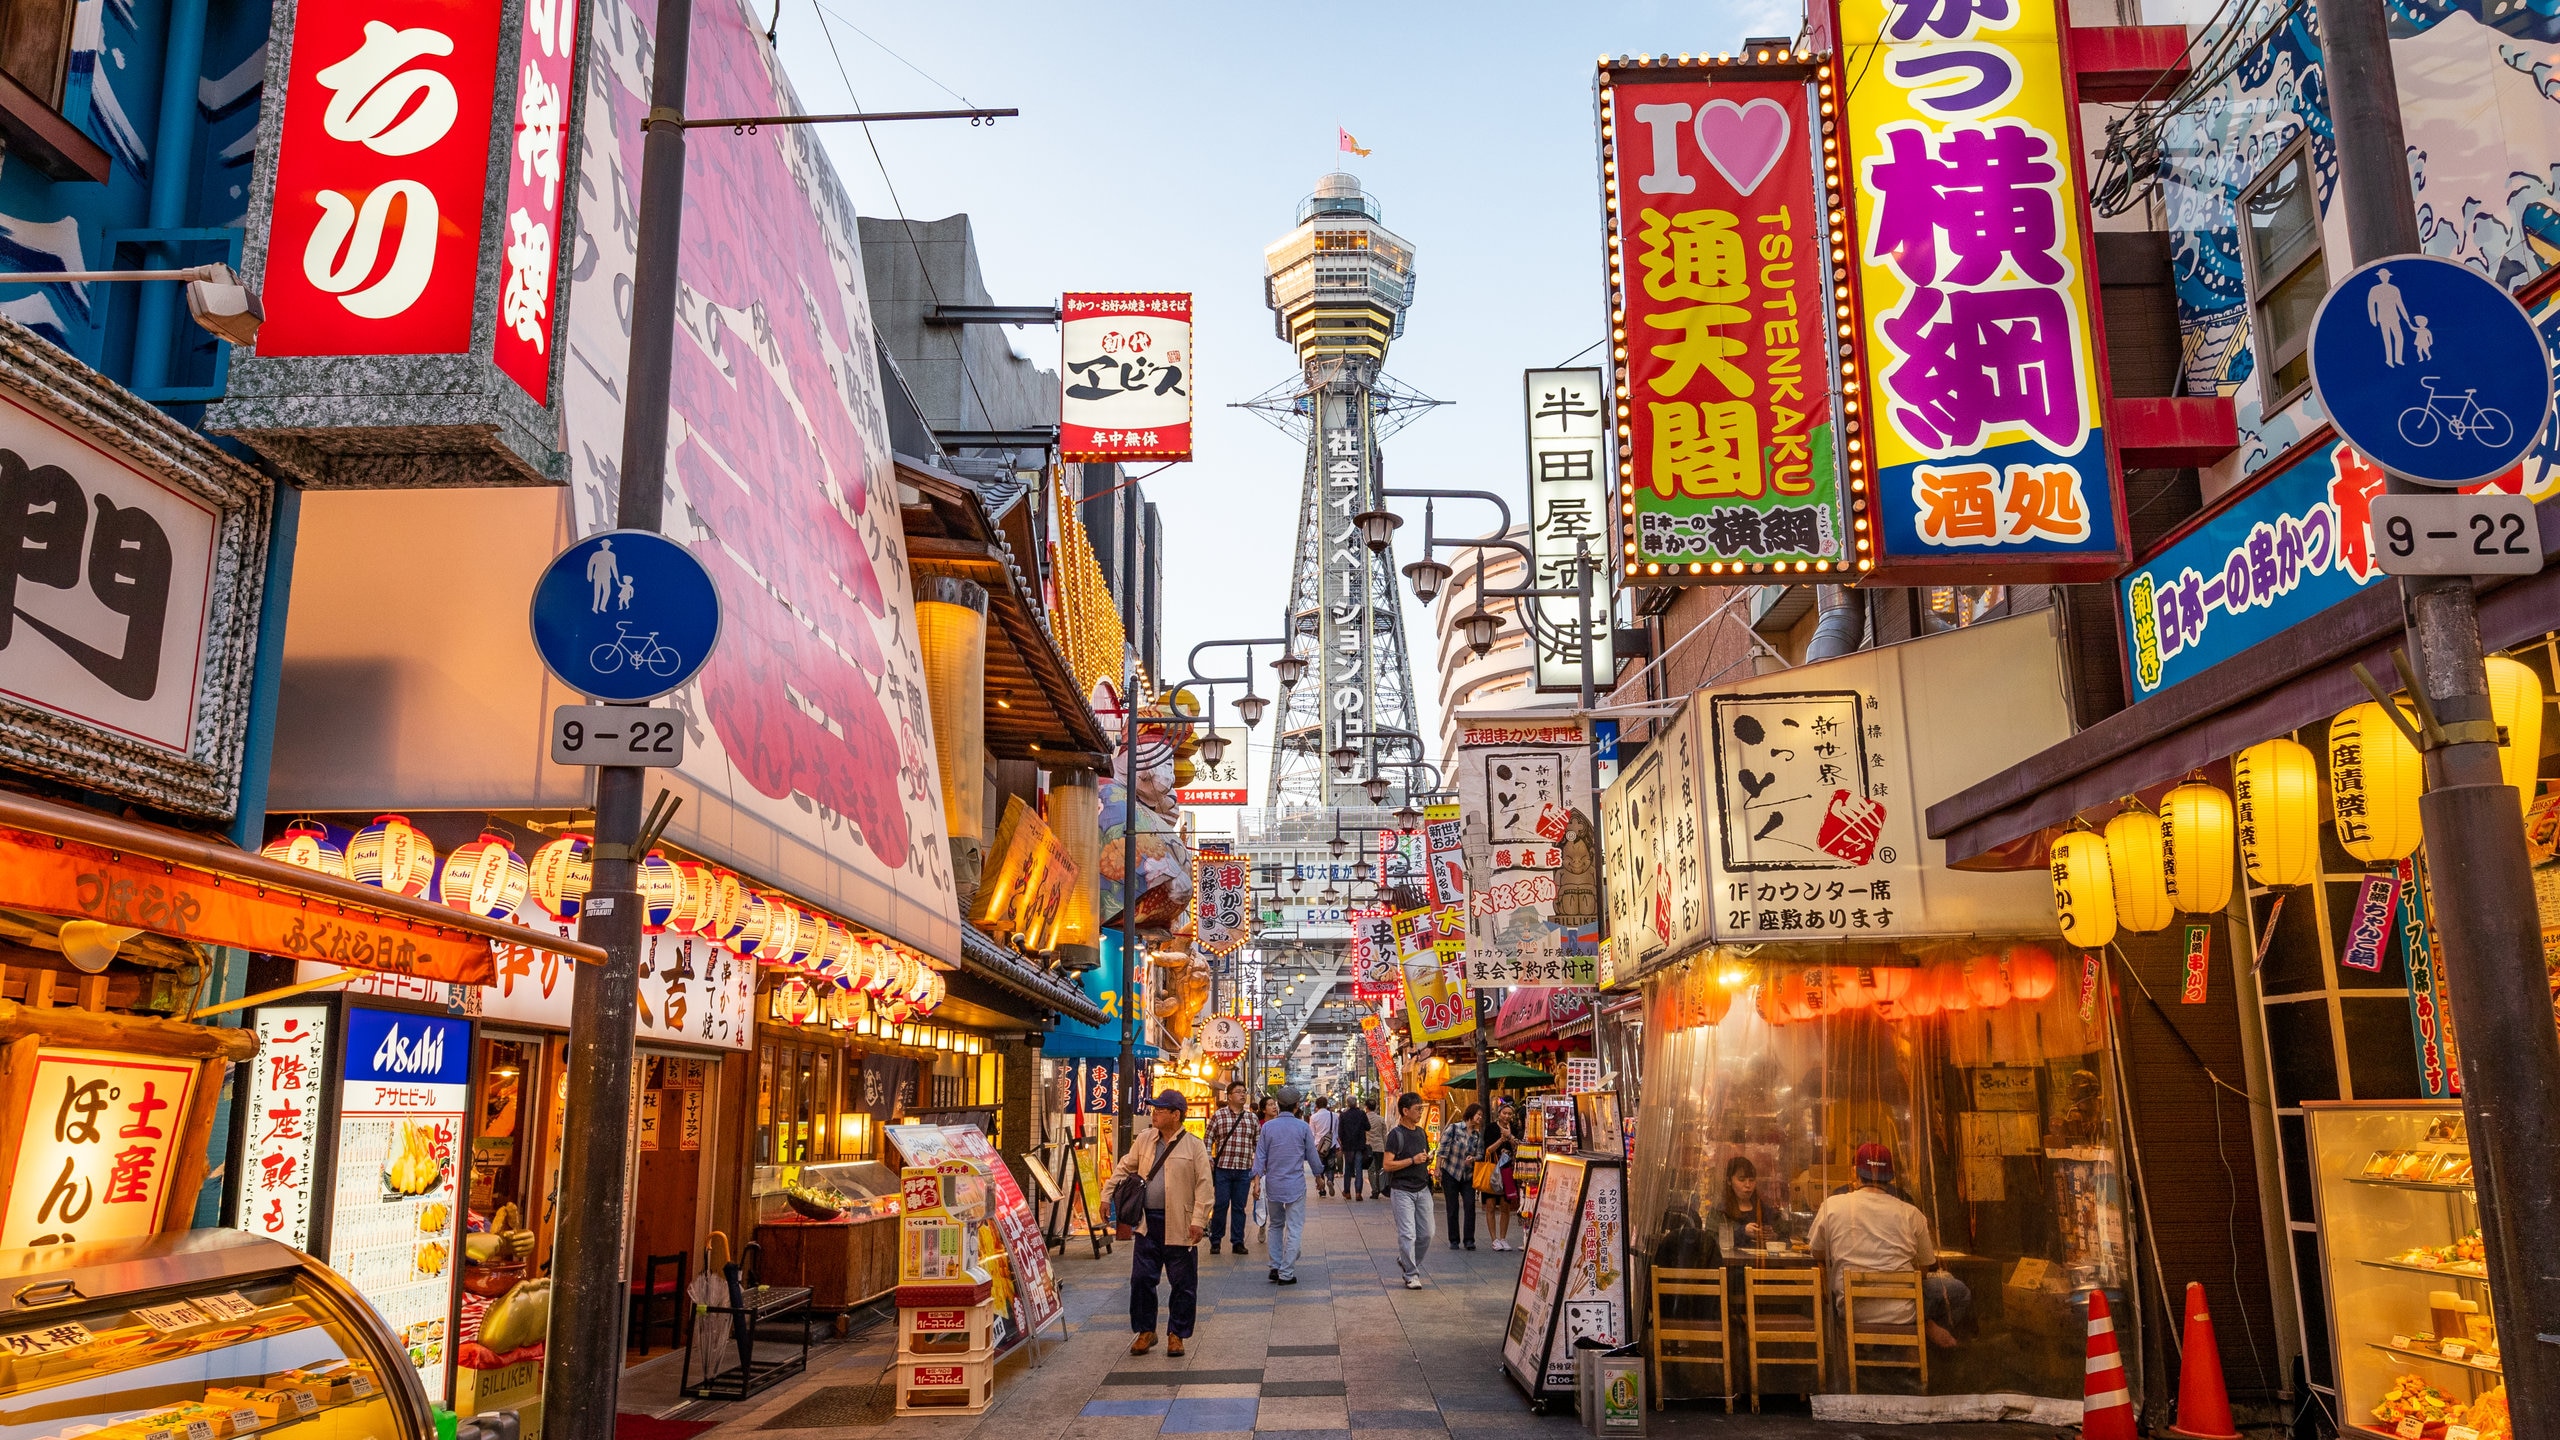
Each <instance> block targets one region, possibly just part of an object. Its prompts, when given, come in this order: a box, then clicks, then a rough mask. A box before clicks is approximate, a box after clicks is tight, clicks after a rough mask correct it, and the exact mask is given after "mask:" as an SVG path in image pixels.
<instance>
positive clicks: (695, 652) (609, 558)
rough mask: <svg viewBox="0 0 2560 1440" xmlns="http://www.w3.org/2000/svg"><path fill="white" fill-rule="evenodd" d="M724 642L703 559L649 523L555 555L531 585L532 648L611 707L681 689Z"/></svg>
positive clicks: (595, 537) (717, 603) (571, 683)
mask: <svg viewBox="0 0 2560 1440" xmlns="http://www.w3.org/2000/svg"><path fill="white" fill-rule="evenodd" d="M719 639H720V592H719V591H718V590H717V589H715V588H713V586H712V583H711V572H710V571H708V570H705V569H703V568H702V562H701V561H699V560H697V559H695V558H694V557H693V552H692V551H690V550H687V549H685V548H684V547H683V546H682V545H679V544H677V543H676V542H674V541H673V540H670V539H668V538H667V537H665V536H663V535H660V534H657V533H656V532H654V531H649V530H607V531H605V532H604V533H602V534H600V535H590V536H588V537H587V538H586V539H584V540H581V541H579V542H578V543H576V544H575V545H572V546H570V547H569V548H568V549H566V550H563V551H561V552H560V553H559V554H558V555H556V556H554V557H552V560H551V564H550V565H549V566H548V567H546V568H545V569H544V570H543V572H542V578H541V579H540V580H538V581H536V582H534V587H533V646H534V648H535V649H536V650H539V651H541V652H542V663H543V664H545V665H547V666H549V667H550V668H551V673H552V674H554V675H557V676H559V677H560V679H561V681H562V683H564V684H566V685H568V686H569V688H571V689H573V690H576V691H578V692H579V693H580V694H583V695H586V696H588V697H590V698H592V699H596V700H601V701H604V702H606V703H608V704H631V703H633V702H636V701H641V700H655V699H656V698H658V697H659V696H661V695H664V694H667V693H669V692H670V691H673V690H677V689H679V688H681V687H682V686H683V685H684V683H685V682H686V681H688V680H691V679H692V678H693V677H694V674H695V672H697V671H699V670H700V669H701V668H702V664H703V662H704V661H706V660H708V659H710V658H711V647H712V646H713V645H715V644H717V643H718V642H719Z"/></svg>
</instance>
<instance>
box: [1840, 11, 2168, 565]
mask: <svg viewBox="0 0 2560 1440" xmlns="http://www.w3.org/2000/svg"><path fill="white" fill-rule="evenodd" d="M2059 6H2060V0H1833V11H1832V16H1831V18H1832V25H1833V33H1834V34H1835V36H1836V37H1837V40H1838V47H1839V56H1840V59H1839V68H1838V76H1835V77H1834V78H1833V79H1830V80H1826V81H1824V82H1823V85H1822V92H1823V99H1824V101H1825V102H1826V103H1831V102H1832V101H1833V95H1832V93H1831V92H1832V90H1833V89H1834V87H1835V85H1836V86H1837V88H1838V90H1839V92H1840V93H1839V96H1838V99H1837V104H1838V107H1839V112H1840V115H1839V118H1840V120H1841V122H1842V123H1840V124H1839V125H1838V126H1836V127H1835V128H1834V130H1833V131H1832V132H1831V134H1830V135H1828V136H1826V139H1825V144H1826V147H1828V146H1831V145H1835V144H1836V145H1837V146H1838V147H1839V148H1838V150H1837V151H1836V152H1834V151H1833V150H1831V149H1828V148H1826V150H1825V156H1826V159H1828V158H1829V157H1831V156H1832V155H1833V154H1834V153H1836V154H1837V155H1838V158H1839V161H1840V165H1841V171H1842V173H1843V175H1844V176H1845V177H1846V184H1845V189H1846V191H1847V194H1848V199H1849V204H1848V210H1849V215H1848V222H1849V223H1848V234H1849V236H1850V237H1851V238H1852V240H1853V242H1854V245H1855V248H1856V257H1855V260H1854V262H1853V263H1852V264H1851V266H1850V267H1849V279H1850V288H1851V291H1852V292H1853V295H1854V312H1855V313H1854V315H1853V316H1852V317H1849V319H1850V323H1849V329H1850V330H1851V332H1852V334H1853V337H1854V339H1855V342H1856V345H1855V351H1854V354H1853V357H1852V360H1851V363H1850V364H1848V365H1844V367H1843V368H1844V370H1845V371H1849V372H1852V373H1850V374H1849V375H1848V379H1847V381H1846V383H1845V385H1844V388H1845V389H1846V390H1847V392H1848V401H1847V403H1848V405H1849V406H1850V413H1851V420H1850V422H1849V424H1848V425H1847V426H1846V427H1844V428H1845V432H1846V433H1845V436H1844V442H1843V449H1844V452H1845V454H1846V455H1847V457H1848V461H1849V464H1848V469H1849V470H1850V471H1851V472H1852V474H1853V477H1860V472H1863V475H1862V477H1861V478H1863V480H1864V483H1865V485H1866V490H1867V496H1868V502H1869V516H1870V519H1871V523H1872V527H1873V534H1874V535H1875V536H1876V537H1877V542H1876V551H1875V556H1876V569H1875V578H1877V579H1879V580H1882V581H1887V582H1902V583H1908V582H1913V581H1918V580H1933V581H1943V580H1951V579H1960V578H1964V577H1966V576H1969V575H1970V576H1979V577H1982V578H1986V579H1990V578H1997V579H2005V580H2073V579H2093V578H2097V577H2099V576H2101V575H2106V576H2112V575H2113V574H2114V573H2115V572H2116V571H2117V570H2118V569H2120V568H2122V566H2123V563H2124V561H2125V560H2127V559H2128V558H2130V554H2129V550H2128V547H2127V545H2126V540H2125V526H2124V505H2123V497H2122V494H2121V490H2120V486H2119V485H2118V483H2117V472H2116V467H2115V463H2114V455H2113V450H2112V446H2111V444H2110V441H2109V438H2108V433H2107V423H2106V422H2107V403H2108V396H2109V391H2108V387H2107V376H2106V370H2105V367H2104V365H2103V363H2102V361H2101V358H2100V357H2101V356H2102V355H2103V354H2104V353H2105V352H2104V347H2103V345H2102V343H2101V333H2100V322H2099V316H2098V313H2097V307H2096V305H2095V304H2094V303H2093V299H2092V297H2093V296H2094V294H2095V291H2096V283H2095V280H2096V277H2095V276H2094V274H2093V273H2092V271H2091V265H2092V259H2091V257H2092V254H2093V247H2092V245H2091V242H2090V240H2089V231H2088V206H2087V203H2086V197H2085V193H2084V190H2083V186H2082V183H2081V178H2080V175H2079V171H2078V162H2077V159H2076V151H2077V143H2076V141H2077V136H2078V133H2079V130H2078V119H2077V100H2076V96H2075V93H2074V90H2073V86H2072V81H2071V76H2070V71H2069V66H2068V65H2067V63H2066V57H2065V55H2064V53H2063V49H2064V44H2065V36H2064V33H2063V27H2062V17H2061V14H2060V9H2059ZM1839 77H1853V83H1847V84H1839V83H1838V78H1839ZM1861 409H1863V411H1864V414H1865V416H1866V419H1867V423H1866V424H1865V425H1863V426H1860V425H1859V424H1858V423H1857V420H1856V416H1857V414H1858V413H1859V411H1860V410H1861ZM1853 483H1854V478H1853Z"/></svg>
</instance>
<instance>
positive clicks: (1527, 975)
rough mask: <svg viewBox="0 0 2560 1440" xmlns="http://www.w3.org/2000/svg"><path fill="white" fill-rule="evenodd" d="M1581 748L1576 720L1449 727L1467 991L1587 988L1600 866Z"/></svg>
mask: <svg viewBox="0 0 2560 1440" xmlns="http://www.w3.org/2000/svg"><path fill="white" fill-rule="evenodd" d="M1589 744H1590V739H1589V736H1588V735H1587V734H1586V733H1585V732H1584V730H1583V727H1582V722H1580V721H1578V720H1554V719H1528V718H1522V719H1518V720H1511V721H1505V720H1500V719H1495V718H1492V717H1487V718H1484V719H1470V720H1468V721H1466V722H1464V723H1463V724H1461V725H1460V727H1459V731H1458V750H1457V754H1456V756H1455V757H1454V759H1453V760H1452V764H1453V765H1454V766H1455V767H1456V769H1457V772H1458V803H1459V807H1460V810H1461V814H1462V819H1463V822H1464V834H1465V836H1466V850H1467V870H1468V883H1467V903H1468V910H1469V913H1468V919H1467V975H1468V977H1469V978H1470V979H1471V980H1472V981H1473V982H1474V983H1476V984H1478V985H1588V984H1590V983H1591V980H1592V960H1593V957H1594V955H1595V953H1596V951H1597V950H1598V948H1599V938H1600V866H1599V853H1598V852H1599V845H1598V831H1597V830H1596V829H1595V828H1594V826H1593V824H1592V815H1591V812H1592V795H1591V761H1590V753H1589Z"/></svg>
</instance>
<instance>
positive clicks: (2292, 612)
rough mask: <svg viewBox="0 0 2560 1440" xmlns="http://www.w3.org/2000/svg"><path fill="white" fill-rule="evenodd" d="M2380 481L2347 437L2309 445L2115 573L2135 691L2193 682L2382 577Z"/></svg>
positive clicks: (2149, 692) (2150, 692)
mask: <svg viewBox="0 0 2560 1440" xmlns="http://www.w3.org/2000/svg"><path fill="white" fill-rule="evenodd" d="M2384 479H2385V477H2384V475H2383V473H2382V468H2381V467H2380V466H2378V465H2375V464H2374V463H2373V462H2372V461H2370V460H2368V459H2366V458H2365V457H2364V456H2363V455H2362V454H2360V453H2359V452H2357V451H2356V450H2355V449H2354V448H2353V447H2351V446H2349V445H2348V444H2347V443H2346V442H2345V441H2343V440H2335V439H2332V440H2327V441H2323V442H2320V443H2317V444H2314V445H2311V446H2309V447H2307V448H2305V449H2303V450H2301V451H2300V452H2298V453H2297V454H2296V455H2295V456H2294V457H2293V458H2292V459H2290V460H2288V461H2280V462H2278V463H2276V464H2271V465H2268V466H2266V467H2265V468H2263V469H2261V470H2260V471H2259V472H2258V473H2257V474H2256V475H2255V476H2253V477H2251V480H2250V482H2249V484H2248V488H2247V489H2246V490H2245V491H2243V492H2241V493H2239V494H2237V495H2234V496H2232V497H2231V498H2230V499H2227V500H2225V501H2224V502H2223V503H2222V504H2221V506H2220V507H2219V508H2217V509H2215V510H2213V511H2211V512H2209V513H2208V514H2207V515H2206V516H2205V517H2204V518H2203V519H2202V520H2200V521H2197V522H2195V523H2194V524H2192V525H2191V526H2189V527H2188V528H2187V530H2186V531H2185V532H2184V533H2183V534H2181V535H2179V536H2178V537H2177V538H2176V539H2175V540H2173V541H2171V542H2170V543H2169V544H2167V545H2165V546H2163V547H2162V548H2161V549H2159V550H2158V551H2156V552H2155V553H2153V554H2151V555H2150V556H2148V557H2146V558H2145V559H2144V560H2143V561H2142V563H2140V564H2139V565H2136V566H2135V567H2134V568H2133V569H2132V570H2131V571H2129V572H2128V573H2127V574H2126V575H2125V576H2124V577H2123V578H2122V579H2120V580H2118V581H2117V582H2116V595H2117V598H2118V600H2119V602H2120V605H2119V609H2118V613H2119V614H2121V615H2122V616H2123V617H2124V625H2125V634H2124V646H2125V674H2126V676H2127V678H2128V679H2130V680H2131V681H2132V683H2133V697H2134V698H2135V699H2136V700H2147V699H2149V698H2151V697H2152V696H2154V695H2157V694H2159V693H2160V692H2161V691H2163V690H2166V689H2168V688H2169V687H2170V686H2172V685H2176V684H2179V683H2180V682H2182V681H2186V680H2192V679H2194V678H2195V677H2196V676H2197V675H2199V674H2202V673H2203V672H2204V671H2206V670H2209V669H2211V668H2212V667H2214V666H2215V665H2218V664H2220V663H2222V662H2223V661H2225V660H2228V659H2230V658H2231V657H2233V656H2235V655H2238V654H2240V653H2241V652H2243V651H2245V650H2248V649H2249V648H2251V647H2252V646H2255V645H2258V644H2260V643H2262V642H2264V641H2266V640H2268V639H2270V638H2272V637H2273V636H2275V635H2277V634H2280V633H2282V632H2283V631H2286V630H2290V629H2292V628H2293V627H2294V626H2296V625H2299V624H2301V623H2302V622H2303V621H2305V620H2308V619H2310V618H2311V617H2312V616H2314V615H2317V614H2319V613H2320V612H2321V611H2323V610H2326V609H2328V608H2329V607H2330V606H2332V605H2336V604H2338V603H2339V602H2341V601H2343V600H2346V599H2348V598H2350V597H2352V596H2354V595H2356V594H2358V593H2360V592H2362V591H2363V589H2364V588H2365V587H2366V586H2368V585H2370V584H2372V583H2373V582H2374V581H2376V580H2378V579H2380V578H2381V577H2382V567H2381V564H2380V562H2379V559H2378V557H2377V556H2376V555H2375V554H2374V549H2373V525H2372V512H2373V502H2374V499H2375V497H2377V496H2379V495H2381V494H2382V493H2383V484H2384Z"/></svg>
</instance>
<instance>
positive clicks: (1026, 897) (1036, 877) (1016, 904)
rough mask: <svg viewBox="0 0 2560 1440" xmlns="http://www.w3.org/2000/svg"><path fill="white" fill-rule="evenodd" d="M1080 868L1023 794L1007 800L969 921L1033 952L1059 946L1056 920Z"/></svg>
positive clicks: (1072, 893) (1044, 952)
mask: <svg viewBox="0 0 2560 1440" xmlns="http://www.w3.org/2000/svg"><path fill="white" fill-rule="evenodd" d="M1079 873H1080V872H1079V870H1078V867H1077V865H1076V862H1075V857H1074V856H1072V855H1070V854H1068V853H1067V846H1066V842H1065V841H1064V840H1062V839H1060V838H1059V836H1058V832H1056V831H1055V830H1052V829H1050V828H1049V823H1048V822H1047V821H1045V820H1043V819H1041V818H1040V813H1039V812H1038V811H1036V810H1034V809H1032V808H1031V807H1030V806H1029V805H1026V804H1024V803H1023V801H1022V797H1021V796H1019V795H1008V796H1006V797H1005V801H1004V819H1003V820H1001V821H999V822H997V825H996V838H995V843H994V844H993V845H991V846H989V847H988V849H987V855H986V865H985V868H984V871H983V872H982V874H981V877H980V879H979V881H978V894H977V898H976V899H975V900H973V901H971V902H970V907H969V923H970V924H972V925H975V926H977V927H978V928H979V929H980V930H982V931H984V932H986V933H987V934H989V935H993V936H996V937H998V938H999V939H1006V940H1011V941H1012V942H1013V943H1015V944H1017V945H1020V946H1021V947H1022V948H1023V949H1025V950H1027V951H1030V952H1031V953H1033V954H1046V953H1047V952H1049V951H1051V950H1053V949H1056V948H1057V943H1058V921H1059V920H1060V918H1061V917H1062V916H1064V914H1065V913H1066V908H1067V903H1068V901H1069V899H1070V898H1071V897H1072V896H1073V895H1074V894H1075V888H1076V880H1077V878H1078V875H1079Z"/></svg>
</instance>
